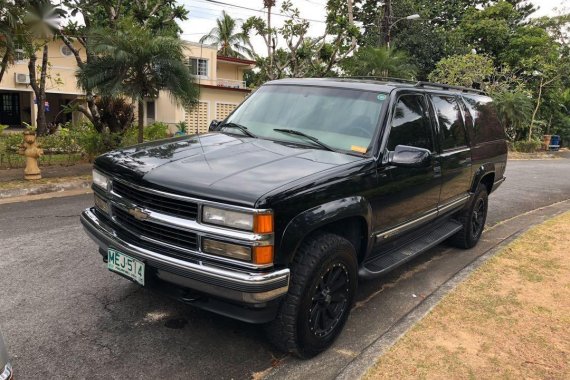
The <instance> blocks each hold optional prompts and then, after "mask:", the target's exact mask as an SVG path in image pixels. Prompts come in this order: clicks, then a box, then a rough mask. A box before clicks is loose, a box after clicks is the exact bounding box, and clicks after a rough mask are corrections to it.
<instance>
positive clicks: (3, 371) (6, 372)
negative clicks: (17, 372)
mask: <svg viewBox="0 0 570 380" xmlns="http://www.w3.org/2000/svg"><path fill="white" fill-rule="evenodd" d="M13 378H14V371H13V370H12V366H11V365H10V363H6V365H5V366H4V368H0V380H12V379H13Z"/></svg>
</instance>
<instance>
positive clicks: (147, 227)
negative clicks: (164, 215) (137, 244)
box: [113, 207, 198, 251]
mask: <svg viewBox="0 0 570 380" xmlns="http://www.w3.org/2000/svg"><path fill="white" fill-rule="evenodd" d="M113 216H114V217H115V219H116V221H117V222H118V223H119V224H120V225H121V226H122V227H123V228H125V229H126V230H128V231H130V232H132V233H134V234H137V235H139V236H141V237H147V238H150V239H153V240H156V241H159V242H164V243H166V244H170V245H174V246H177V247H181V248H185V249H190V250H193V251H196V250H197V249H198V235H197V234H196V233H194V232H190V231H183V230H180V229H178V228H173V227H166V226H163V225H160V224H157V223H152V222H143V221H140V220H137V219H135V218H134V217H133V216H131V215H130V214H129V213H128V212H126V211H124V210H122V209H120V208H118V207H114V208H113Z"/></svg>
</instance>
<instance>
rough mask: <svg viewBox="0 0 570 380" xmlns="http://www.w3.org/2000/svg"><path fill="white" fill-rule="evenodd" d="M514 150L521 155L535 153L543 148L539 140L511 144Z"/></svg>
mask: <svg viewBox="0 0 570 380" xmlns="http://www.w3.org/2000/svg"><path fill="white" fill-rule="evenodd" d="M511 147H512V150H514V151H515V152H521V153H534V152H536V151H537V150H540V149H541V147H542V142H541V141H537V140H531V141H515V142H513V143H512V144H511Z"/></svg>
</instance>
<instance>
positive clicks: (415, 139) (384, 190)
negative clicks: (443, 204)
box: [373, 93, 441, 246]
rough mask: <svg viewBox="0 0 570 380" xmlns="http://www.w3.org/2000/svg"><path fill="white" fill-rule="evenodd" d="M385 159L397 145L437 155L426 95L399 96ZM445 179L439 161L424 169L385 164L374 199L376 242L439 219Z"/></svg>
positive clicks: (394, 108)
mask: <svg viewBox="0 0 570 380" xmlns="http://www.w3.org/2000/svg"><path fill="white" fill-rule="evenodd" d="M387 133H389V136H388V140H387V144H386V148H385V149H384V154H383V156H384V157H386V156H387V153H388V151H393V150H394V149H395V148H396V146H397V145H408V146H415V147H419V148H425V149H429V150H430V151H431V152H433V153H435V144H434V138H433V136H434V133H433V128H432V126H431V123H430V118H429V112H428V108H427V103H426V99H425V96H424V95H423V94H421V93H406V94H402V95H399V96H398V98H397V100H396V102H395V104H394V106H393V110H392V113H391V121H390V123H389V131H387ZM440 187H441V178H440V174H439V163H438V161H437V160H436V159H434V160H432V162H431V164H430V165H429V166H427V167H422V168H405V167H396V166H393V165H390V164H388V163H387V162H386V159H384V163H383V164H381V165H380V166H379V168H378V188H377V193H376V194H375V195H374V197H373V207H374V215H375V231H376V241H377V242H378V245H379V246H381V245H382V244H383V243H384V242H388V241H389V240H392V238H393V237H397V236H401V235H402V234H404V233H406V232H409V231H411V230H413V229H414V228H416V227H418V226H420V225H422V224H425V223H426V222H428V221H429V220H431V219H434V218H435V217H436V216H437V205H438V201H439V192H440Z"/></svg>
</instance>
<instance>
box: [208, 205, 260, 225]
mask: <svg viewBox="0 0 570 380" xmlns="http://www.w3.org/2000/svg"><path fill="white" fill-rule="evenodd" d="M202 221H203V222H204V223H209V224H216V225H218V226H224V227H230V228H237V229H240V230H246V231H253V214H248V213H245V212H239V211H229V210H224V209H220V208H215V207H210V206H205V207H204V211H203V212H202Z"/></svg>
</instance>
